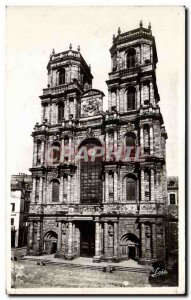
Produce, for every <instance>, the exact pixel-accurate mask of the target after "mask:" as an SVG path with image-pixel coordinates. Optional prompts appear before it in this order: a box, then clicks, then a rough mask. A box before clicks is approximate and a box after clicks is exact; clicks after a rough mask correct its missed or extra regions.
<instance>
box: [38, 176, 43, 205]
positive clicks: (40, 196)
mask: <svg viewBox="0 0 191 300" xmlns="http://www.w3.org/2000/svg"><path fill="white" fill-rule="evenodd" d="M42 200H43V177H40V182H39V204H41V203H42V202H43V201H42Z"/></svg>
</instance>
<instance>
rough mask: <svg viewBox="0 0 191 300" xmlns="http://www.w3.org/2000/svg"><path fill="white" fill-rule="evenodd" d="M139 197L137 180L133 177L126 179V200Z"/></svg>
mask: <svg viewBox="0 0 191 300" xmlns="http://www.w3.org/2000/svg"><path fill="white" fill-rule="evenodd" d="M136 197H137V181H136V180H135V179H134V178H133V177H127V179H126V200H127V201H136Z"/></svg>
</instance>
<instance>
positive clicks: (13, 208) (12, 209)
mask: <svg viewBox="0 0 191 300" xmlns="http://www.w3.org/2000/svg"><path fill="white" fill-rule="evenodd" d="M11 211H15V203H11Z"/></svg>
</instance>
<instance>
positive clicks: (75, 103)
mask: <svg viewBox="0 0 191 300" xmlns="http://www.w3.org/2000/svg"><path fill="white" fill-rule="evenodd" d="M76 105H77V100H76V97H74V112H73V113H74V119H76V111H77V109H76Z"/></svg>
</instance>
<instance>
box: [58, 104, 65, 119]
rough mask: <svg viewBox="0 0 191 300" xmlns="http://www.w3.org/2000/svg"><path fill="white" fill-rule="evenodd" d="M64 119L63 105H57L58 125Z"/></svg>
mask: <svg viewBox="0 0 191 300" xmlns="http://www.w3.org/2000/svg"><path fill="white" fill-rule="evenodd" d="M63 118H64V103H62V102H59V103H58V123H61V122H62V120H63Z"/></svg>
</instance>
